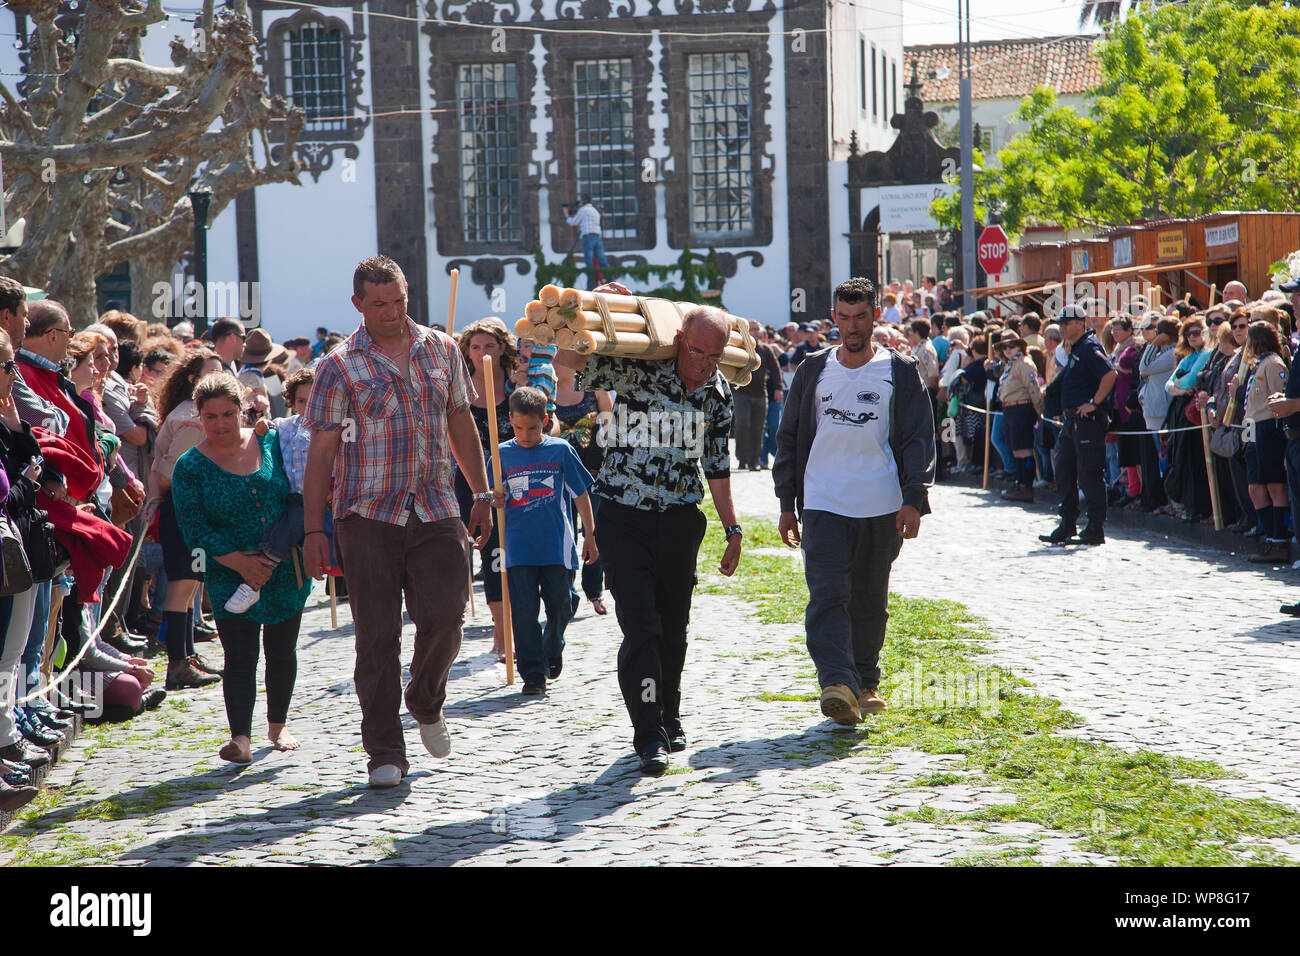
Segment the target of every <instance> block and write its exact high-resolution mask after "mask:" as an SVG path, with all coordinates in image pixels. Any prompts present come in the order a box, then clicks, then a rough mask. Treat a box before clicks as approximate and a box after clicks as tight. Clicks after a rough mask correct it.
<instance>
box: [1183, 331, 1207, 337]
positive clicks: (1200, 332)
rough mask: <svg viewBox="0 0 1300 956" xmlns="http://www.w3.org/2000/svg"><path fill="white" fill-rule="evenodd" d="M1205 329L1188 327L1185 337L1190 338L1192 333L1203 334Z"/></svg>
mask: <svg viewBox="0 0 1300 956" xmlns="http://www.w3.org/2000/svg"><path fill="white" fill-rule="evenodd" d="M1204 334H1205V329H1188V330H1187V337H1188V338H1189V339H1190V338H1191V337H1192V336H1193V335H1204Z"/></svg>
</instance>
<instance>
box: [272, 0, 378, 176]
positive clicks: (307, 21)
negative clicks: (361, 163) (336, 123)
mask: <svg viewBox="0 0 1300 956" xmlns="http://www.w3.org/2000/svg"><path fill="white" fill-rule="evenodd" d="M317 3H318V7H329V6H338V7H347V8H348V10H349V12H350V13H351V14H352V23H351V26H349V25H348V23H347V21H345V20H344V19H342V18H341V17H332V16H329V15H327V14H325V13H323V12H321V10H320V9H318V7H317V8H302V9H299V10H298V11H297V12H296V13H294V14H292V15H291V16H287V17H278V18H277V19H275V20H272V21H271V24H270V26H269V27H267V26H265V25H264V13H265V12H267V11H280V10H284V9H285V8H284V7H282V6H278V5H275V4H270V3H267V2H266V0H252V2H250V3H249V5H248V6H249V10H248V12H249V16H250V17H251V18H252V21H253V28H254V30H256V31H257V35H258V36H259V37H260V38H261V39H260V41H259V47H260V50H259V53H260V58H261V61H262V63H261V66H262V72H263V73H264V74H265V76H266V82H267V86H268V88H269V90H270V92H271V95H272V96H281V97H285V99H288V97H287V96H286V94H285V89H286V78H287V77H288V63H287V62H286V61H285V56H284V42H285V34H286V33H288V32H290V31H292V30H297V29H299V28H301V27H303V26H307V25H312V24H315V25H320V26H323V27H325V28H326V29H335V30H339V31H341V32H342V34H343V52H344V57H345V58H346V62H345V63H344V75H345V76H346V77H347V82H346V83H345V85H344V88H343V95H344V98H345V100H346V103H345V106H344V111H345V112H346V113H349V114H351V116H350V118H349V119H348V120H347V121H346V122H345V123H344V126H343V129H336V130H311V129H304V130H303V132H302V135H301V136H300V137H299V138H298V150H297V158H298V161H299V162H300V163H301V164H302V167H303V168H304V169H306V171H307V172H308V173H310V174H311V177H312V179H313V180H315V181H319V180H320V177H321V174H322V173H324V172H325V171H326V170H328V169H330V168H331V167H332V166H333V165H334V152H335V151H336V150H340V149H341V150H342V151H343V155H344V156H345V157H346V158H348V159H357V158H358V157H359V156H360V155H361V150H360V148H359V147H358V145H357V144H358V143H359V142H361V140H362V139H364V138H365V131H366V128H367V127H369V126H370V116H369V109H368V107H366V106H365V105H364V104H362V103H361V94H362V90H363V88H364V86H365V70H364V69H363V68H362V66H361V56H362V53H363V51H364V50H365V41H366V32H365V17H364V16H363V15H362V14H361V13H359V12H357V11H356V10H355V9H353V7H352V4H350V3H343V2H341V0H317ZM340 12H342V11H340ZM267 137H268V139H269V140H270V141H271V143H272V144H274V145H273V146H272V148H271V158H272V160H274V161H277V162H278V161H279V159H280V153H281V152H282V149H283V147H282V146H281V145H280V144H282V143H283V142H284V130H283V127H282V126H281V124H278V123H275V124H272V125H271V127H270V128H269V129H268V130H267Z"/></svg>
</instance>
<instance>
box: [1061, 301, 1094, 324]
mask: <svg viewBox="0 0 1300 956" xmlns="http://www.w3.org/2000/svg"><path fill="white" fill-rule="evenodd" d="M1075 319H1078V320H1079V321H1080V322H1086V321H1087V320H1088V312H1087V310H1086V309H1084V307H1083V306H1081V305H1067V306H1066V307H1065V308H1064V309H1062V310H1061V311H1060V313H1059V314H1058V315H1057V316H1056V321H1057V322H1059V323H1061V324H1062V325H1063V324H1065V323H1066V322H1072V321H1074V320H1075Z"/></svg>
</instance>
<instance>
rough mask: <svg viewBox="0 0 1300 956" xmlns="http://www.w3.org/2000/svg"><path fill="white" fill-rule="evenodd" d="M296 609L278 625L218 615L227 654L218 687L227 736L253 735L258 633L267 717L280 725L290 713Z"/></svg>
mask: <svg viewBox="0 0 1300 956" xmlns="http://www.w3.org/2000/svg"><path fill="white" fill-rule="evenodd" d="M301 624H302V613H301V612H299V613H298V614H295V615H294V616H293V617H291V618H289V619H288V620H284V621H280V622H279V623H277V624H265V625H264V624H259V623H258V622H256V621H245V620H241V619H239V618H233V617H227V618H217V635H218V636H219V637H220V638H221V649H222V650H223V651H225V654H226V666H225V677H223V678H222V680H221V689H222V691H223V693H224V694H225V697H226V721H227V722H228V723H229V724H230V736H232V737H240V736H243V737H251V736H252V735H253V702H254V701H255V700H256V699H257V658H258V652H259V647H258V641H257V632H258V631H259V630H260V631H261V632H262V643H263V644H265V645H266V720H267V723H270V724H283V723H285V721H286V719H287V718H288V716H289V700H290V699H291V698H292V697H293V685H294V683H295V682H296V681H297V679H298V628H299V627H300V626H301Z"/></svg>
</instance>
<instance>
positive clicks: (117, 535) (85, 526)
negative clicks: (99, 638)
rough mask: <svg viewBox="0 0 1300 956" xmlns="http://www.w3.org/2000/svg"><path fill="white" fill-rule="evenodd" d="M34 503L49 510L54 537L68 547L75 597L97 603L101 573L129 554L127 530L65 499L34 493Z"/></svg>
mask: <svg viewBox="0 0 1300 956" xmlns="http://www.w3.org/2000/svg"><path fill="white" fill-rule="evenodd" d="M37 504H38V505H39V506H40V507H42V508H44V509H45V510H46V511H48V512H49V513H50V524H52V525H54V537H55V539H56V540H57V541H58V542H59V544H61V545H63V546H64V547H65V548H67V549H68V555H69V556H70V557H71V559H72V562H71V565H70V570H71V572H72V577H73V578H74V579H75V580H76V582H77V597H78V599H79V600H80V601H81V602H82V603H83V604H93V603H96V602H98V601H99V586H100V585H101V584H103V583H104V574H105V572H106V571H108V569H109V568H120V567H121V566H122V565H123V564H124V563H125V562H126V559H127V555H129V554H130V553H131V535H130V533H129V532H127V531H123V530H122V529H121V528H118V527H116V526H114V525H113V524H112V523H111V522H108V521H105V520H104V519H103V518H101V517H99V516H98V515H94V514H91V513H90V512H88V511H83V510H81V509H80V508H77V507H74V506H73V505H71V504H69V503H68V502H66V501H54V500H52V499H51V498H49V497H48V496H47V495H45V494H40V495H38V496H37Z"/></svg>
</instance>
